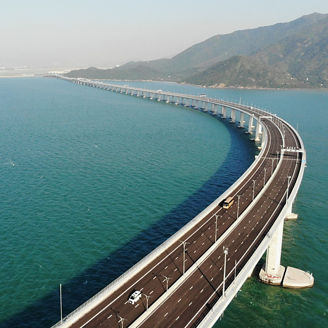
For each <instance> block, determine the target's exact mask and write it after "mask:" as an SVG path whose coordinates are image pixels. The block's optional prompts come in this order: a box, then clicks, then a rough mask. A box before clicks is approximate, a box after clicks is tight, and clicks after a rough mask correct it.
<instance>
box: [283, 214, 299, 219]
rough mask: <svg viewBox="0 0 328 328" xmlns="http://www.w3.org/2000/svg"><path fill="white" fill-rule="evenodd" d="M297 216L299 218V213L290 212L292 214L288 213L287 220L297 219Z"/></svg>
mask: <svg viewBox="0 0 328 328" xmlns="http://www.w3.org/2000/svg"><path fill="white" fill-rule="evenodd" d="M297 218H298V214H295V213H290V214H288V215H286V217H285V220H286V221H289V220H296V219H297Z"/></svg>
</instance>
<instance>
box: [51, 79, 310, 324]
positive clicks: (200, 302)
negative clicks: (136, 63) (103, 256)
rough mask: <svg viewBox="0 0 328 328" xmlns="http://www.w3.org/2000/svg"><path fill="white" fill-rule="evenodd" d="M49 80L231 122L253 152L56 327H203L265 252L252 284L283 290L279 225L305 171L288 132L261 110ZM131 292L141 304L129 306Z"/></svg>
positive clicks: (300, 150)
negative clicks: (229, 181)
mask: <svg viewBox="0 0 328 328" xmlns="http://www.w3.org/2000/svg"><path fill="white" fill-rule="evenodd" d="M55 77H57V78H60V79H63V80H67V81H70V82H73V83H76V84H79V85H84V86H90V87H95V88H100V89H104V90H109V91H113V92H118V93H122V94H129V95H132V96H136V97H142V98H146V99H151V100H155V101H162V102H166V103H169V104H176V105H180V106H186V107H192V108H194V109H198V110H201V111H204V112H208V113H209V114H211V115H215V116H221V117H222V119H229V118H230V121H231V122H232V123H237V122H238V123H239V127H241V128H245V127H246V123H247V132H248V133H250V134H253V135H254V139H255V141H256V142H259V143H260V145H261V147H260V148H261V151H260V153H259V155H258V156H257V157H256V159H255V161H254V162H253V164H252V165H251V166H250V167H249V169H248V170H247V171H246V172H245V173H244V174H243V175H242V176H241V177H240V178H239V179H238V180H237V181H236V182H235V183H234V184H233V185H232V186H231V187H230V188H229V189H228V190H227V191H226V192H225V193H224V194H222V195H221V196H220V197H219V198H217V199H216V200H215V201H214V202H213V203H212V204H211V205H209V206H208V207H207V208H206V209H204V210H203V211H202V212H201V213H200V214H199V215H197V216H196V217H195V218H194V219H193V220H192V221H190V222H189V223H188V224H186V225H185V226H184V227H183V228H182V229H180V230H179V231H178V232H177V233H175V234H174V235H173V236H172V237H170V238H169V239H168V240H167V241H166V242H164V243H163V244H162V245H160V246H159V247H157V248H156V249H155V250H154V251H153V252H151V253H150V254H149V255H148V256H146V257H145V258H144V259H142V260H141V261H140V262H138V263H137V264H136V265H135V266H133V267H132V268H131V269H130V270H128V271H127V272H126V273H124V274H123V275H122V276H120V277H119V278H118V279H116V280H115V281H113V282H112V283H111V284H110V285H108V286H107V287H106V288H104V289H103V290H102V291H100V292H99V293H98V294H97V295H95V296H94V297H93V298H91V299H90V300H89V301H87V302H86V303H84V304H82V305H81V306H80V307H79V308H78V309H77V310H75V311H74V312H72V313H71V314H70V315H68V316H67V317H66V318H64V319H63V320H61V322H59V323H57V324H56V325H55V326H54V327H149V328H153V327H211V326H212V325H213V324H214V323H215V322H216V320H217V319H218V318H219V317H220V316H221V315H222V313H223V312H224V310H225V309H226V307H227V306H228V305H229V303H230V302H231V300H232V299H233V298H234V296H235V295H236V294H237V293H238V290H239V289H240V288H241V286H242V285H243V283H244V282H245V280H246V279H247V278H248V277H249V276H250V275H251V274H252V272H253V270H254V268H255V266H256V264H257V263H258V261H259V260H260V258H261V257H262V256H263V254H264V252H265V251H266V250H267V257H266V264H265V266H264V267H263V269H262V271H261V273H260V278H261V279H262V281H264V282H266V283H269V284H281V281H282V278H283V277H284V276H285V275H287V273H285V270H284V267H282V266H281V265H280V256H281V247H282V234H283V224H284V220H285V218H286V217H287V216H289V215H291V213H292V204H293V201H294V199H295V197H296V194H297V191H298V189H299V187H300V184H301V181H302V177H303V173H304V168H305V166H306V153H305V149H304V145H303V142H302V139H301V137H300V136H299V134H298V133H297V131H296V130H295V129H294V128H293V127H292V126H291V125H289V124H288V123H287V122H285V121H284V120H282V119H281V118H279V117H277V116H276V115H272V114H270V113H267V112H265V111H263V110H260V109H257V108H253V107H250V106H244V105H241V104H235V103H231V102H226V101H223V100H218V99H209V98H207V97H206V96H193V95H186V94H178V93H172V92H164V91H161V90H157V91H154V90H145V89H140V88H133V87H128V86H122V85H115V84H108V83H103V82H96V81H92V80H87V79H74V78H66V77H63V76H55ZM228 196H231V197H233V199H234V202H233V204H232V205H231V207H230V208H228V209H226V208H223V207H222V202H223V201H224V200H225V199H226V198H227V197H228ZM299 271H300V270H299ZM300 272H301V273H302V274H303V278H304V279H305V281H306V282H305V283H304V284H303V282H300V283H299V285H300V286H299V287H305V286H309V285H311V284H313V277H312V275H310V274H307V273H304V272H303V271H300ZM304 279H303V280H304ZM294 287H295V286H294ZM135 290H138V291H141V298H140V299H139V300H138V302H136V303H135V304H130V303H128V299H129V296H130V295H131V293H132V292H133V291H135Z"/></svg>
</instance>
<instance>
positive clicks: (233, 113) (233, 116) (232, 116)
mask: <svg viewBox="0 0 328 328" xmlns="http://www.w3.org/2000/svg"><path fill="white" fill-rule="evenodd" d="M230 119H231V122H232V123H235V122H236V110H235V109H231V113H230Z"/></svg>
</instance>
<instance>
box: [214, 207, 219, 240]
mask: <svg viewBox="0 0 328 328" xmlns="http://www.w3.org/2000/svg"><path fill="white" fill-rule="evenodd" d="M217 239H218V215H217V214H215V234H214V242H215V243H216V241H217Z"/></svg>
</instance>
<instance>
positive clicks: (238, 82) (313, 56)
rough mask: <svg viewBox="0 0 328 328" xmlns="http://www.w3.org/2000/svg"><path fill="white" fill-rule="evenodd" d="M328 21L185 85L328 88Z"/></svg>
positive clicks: (226, 63)
mask: <svg viewBox="0 0 328 328" xmlns="http://www.w3.org/2000/svg"><path fill="white" fill-rule="evenodd" d="M327 36H328V18H325V19H323V20H320V22H317V23H314V24H312V25H311V26H310V28H303V29H302V31H300V32H299V33H296V34H294V35H292V36H289V37H286V38H284V39H283V40H281V41H279V42H277V43H276V44H274V45H272V46H270V47H268V48H265V49H262V50H260V51H258V52H257V53H255V54H254V55H251V56H238V57H232V58H230V59H228V60H225V61H221V62H219V63H217V64H215V65H212V66H210V67H209V68H207V69H206V70H204V71H203V72H201V73H199V74H194V75H192V76H189V77H188V78H186V79H185V81H186V82H189V83H195V84H202V85H212V86H237V87H240V86H242V87H273V88H277V87H287V88H291V87H325V88H327V87H328V37H327Z"/></svg>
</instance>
